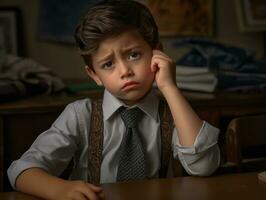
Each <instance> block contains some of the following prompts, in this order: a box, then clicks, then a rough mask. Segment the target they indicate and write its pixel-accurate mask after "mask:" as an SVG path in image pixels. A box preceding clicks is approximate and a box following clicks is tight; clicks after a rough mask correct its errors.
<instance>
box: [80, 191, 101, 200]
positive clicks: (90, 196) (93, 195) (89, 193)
mask: <svg viewBox="0 0 266 200" xmlns="http://www.w3.org/2000/svg"><path fill="white" fill-rule="evenodd" d="M82 193H83V195H84V196H85V197H86V198H87V199H89V200H99V198H98V197H97V195H96V193H95V192H94V191H93V190H84V191H82Z"/></svg>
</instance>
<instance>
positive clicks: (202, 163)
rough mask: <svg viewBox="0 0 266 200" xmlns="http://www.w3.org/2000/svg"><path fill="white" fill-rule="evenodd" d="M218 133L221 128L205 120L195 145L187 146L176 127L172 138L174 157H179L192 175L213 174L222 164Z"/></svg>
mask: <svg viewBox="0 0 266 200" xmlns="http://www.w3.org/2000/svg"><path fill="white" fill-rule="evenodd" d="M218 135H219V129H217V128H215V127H214V126H212V125H210V124H209V123H207V122H205V121H204V122H203V124H202V127H201V129H200V131H199V133H198V135H197V138H196V140H195V142H194V144H193V146H192V147H185V146H182V145H181V144H180V142H179V138H178V134H177V130H176V129H174V131H173V138H172V148H173V153H174V158H175V159H178V158H179V160H180V162H181V164H182V165H183V167H184V168H185V170H186V171H187V173H188V174H190V175H197V176H208V175H211V174H212V173H213V172H214V171H215V170H216V169H217V168H218V166H219V164H220V150H219V147H218V144H217V142H218Z"/></svg>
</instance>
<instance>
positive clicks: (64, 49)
mask: <svg viewBox="0 0 266 200" xmlns="http://www.w3.org/2000/svg"><path fill="white" fill-rule="evenodd" d="M214 1H215V0H214ZM0 6H18V7H19V8H20V9H21V11H22V17H23V27H24V30H23V32H24V38H23V40H24V41H23V43H24V44H25V52H26V55H27V56H28V57H30V58H32V59H34V60H36V61H38V62H40V63H41V64H43V65H45V66H47V67H50V68H51V69H52V70H53V71H54V72H55V73H57V74H58V75H59V76H61V77H63V78H85V77H86V76H85V73H84V70H83V61H82V59H81V58H80V56H79V55H78V54H77V49H76V48H75V47H74V45H67V44H62V43H55V42H45V41H40V40H39V39H38V37H37V27H38V8H39V0H1V1H0ZM215 10H216V14H215V15H216V19H215V29H216V33H215V37H214V38H213V39H214V40H217V41H220V42H224V43H227V44H232V45H236V46H239V47H243V48H247V49H250V50H252V51H255V52H256V53H257V54H258V55H265V52H264V50H265V49H264V38H263V34H262V33H241V32H239V30H238V26H237V17H236V12H235V4H234V1H231V0H216V4H215ZM172 40H173V39H165V38H163V39H162V42H163V45H164V50H165V51H166V52H167V53H168V54H169V55H170V56H171V57H173V58H175V57H176V55H177V54H178V52H177V51H176V50H175V49H173V48H172V47H171V42H172Z"/></svg>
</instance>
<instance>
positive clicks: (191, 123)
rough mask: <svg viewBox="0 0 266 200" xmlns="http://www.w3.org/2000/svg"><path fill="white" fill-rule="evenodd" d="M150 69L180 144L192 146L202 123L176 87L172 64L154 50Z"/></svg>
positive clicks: (173, 65)
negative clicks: (170, 116)
mask: <svg viewBox="0 0 266 200" xmlns="http://www.w3.org/2000/svg"><path fill="white" fill-rule="evenodd" d="M151 69H152V71H153V72H156V74H155V80H156V83H157V86H158V88H159V90H160V91H161V92H162V94H163V96H164V97H165V99H166V101H167V103H168V105H169V107H170V110H171V113H172V116H173V118H174V122H175V126H176V128H177V130H178V134H179V135H178V137H179V142H180V144H181V145H183V146H187V147H190V146H192V145H193V144H194V141H195V139H196V137H197V134H198V133H199V130H200V128H201V127H202V123H203V121H202V120H201V119H200V118H199V117H198V115H197V114H196V113H195V112H194V110H193V109H192V107H191V106H190V105H189V103H188V102H187V100H186V99H185V98H184V96H183V95H182V94H181V91H180V90H179V89H178V88H177V86H176V80H175V76H176V74H175V64H174V62H173V61H172V59H170V58H169V57H168V56H167V55H166V54H164V53H163V52H161V51H158V50H154V53H153V58H152V63H151Z"/></svg>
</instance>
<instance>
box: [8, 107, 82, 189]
mask: <svg viewBox="0 0 266 200" xmlns="http://www.w3.org/2000/svg"><path fill="white" fill-rule="evenodd" d="M78 130H79V124H78V120H77V115H76V112H75V108H74V105H73V103H72V104H69V105H68V106H67V107H66V108H65V110H64V111H63V112H62V113H61V115H60V116H59V117H58V118H57V120H56V121H55V122H54V123H53V124H52V126H51V128H50V129H48V130H47V131H45V132H43V133H42V134H40V135H39V136H38V137H37V138H36V140H35V141H34V142H33V144H32V145H31V147H30V148H29V149H28V150H27V151H26V152H25V153H24V154H23V155H22V156H21V158H19V159H18V160H16V161H13V162H12V163H11V165H10V167H9V168H8V170H7V174H8V177H9V180H10V183H11V185H12V187H13V188H14V189H15V182H16V179H17V177H18V176H19V175H20V174H21V173H22V172H23V171H24V170H26V169H29V168H33V167H38V168H42V169H44V170H45V171H47V172H48V173H50V174H52V175H55V176H59V175H60V174H61V173H62V172H63V171H64V169H65V168H66V166H67V165H68V163H69V161H70V160H71V158H72V156H73V154H74V152H75V151H76V150H77V148H78V144H79V140H78V138H79V137H78V133H79V131H78Z"/></svg>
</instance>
